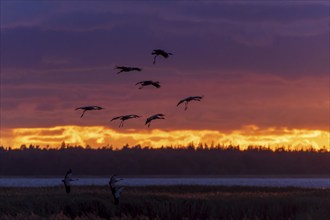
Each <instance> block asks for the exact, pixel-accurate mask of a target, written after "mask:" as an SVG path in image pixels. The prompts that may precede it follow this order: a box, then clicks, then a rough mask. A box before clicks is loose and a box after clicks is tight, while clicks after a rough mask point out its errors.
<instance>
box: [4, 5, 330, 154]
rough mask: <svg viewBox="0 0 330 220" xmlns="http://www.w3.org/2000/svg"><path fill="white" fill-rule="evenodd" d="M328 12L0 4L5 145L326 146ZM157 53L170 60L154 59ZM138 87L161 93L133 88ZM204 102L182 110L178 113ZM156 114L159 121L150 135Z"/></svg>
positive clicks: (293, 7) (305, 8) (270, 8)
mask: <svg viewBox="0 0 330 220" xmlns="http://www.w3.org/2000/svg"><path fill="white" fill-rule="evenodd" d="M137 9H138V10H137ZM328 9H329V2H327V3H324V2H319V1H316V2H313V3H311V2H301V3H299V4H292V3H289V2H285V1H283V2H282V1H281V2H278V3H262V2H260V3H259V2H251V3H249V2H239V1H238V2H231V1H228V2H227V1H219V2H215V1H210V2H209V1H197V2H193V3H192V2H188V1H169V2H161V1H153V2H144V1H138V2H129V3H128V2H119V1H118V2H117V1H95V2H94V1H93V3H91V2H88V1H86V2H79V3H77V2H75V1H71V2H61V1H59V2H57V1H45V2H39V1H32V2H28V3H24V2H19V1H3V2H1V7H0V10H1V13H0V15H1V26H0V29H1V32H0V34H1V42H0V43H1V65H0V68H1V69H0V70H1V75H0V78H1V86H0V96H1V97H0V102H1V103H0V104H1V109H0V113H1V114H0V127H1V136H2V137H1V144H2V145H4V146H14V147H19V146H20V145H22V144H26V145H29V144H33V145H40V146H47V145H50V146H58V145H60V144H61V143H62V142H63V141H65V142H66V143H68V144H73V145H74V144H76V145H82V146H86V145H91V146H94V147H96V146H100V145H108V144H109V145H113V146H116V147H122V146H123V145H125V144H129V145H137V144H140V145H142V146H146V145H149V146H153V147H160V146H162V145H163V146H165V145H187V144H190V143H194V144H195V145H198V144H199V143H207V144H208V145H210V144H211V143H214V144H220V145H240V146H241V147H242V148H245V147H247V146H248V145H263V146H272V147H274V146H281V145H284V146H294V147H296V146H314V147H315V148H316V149H319V148H322V147H323V146H325V147H326V148H327V149H329V130H330V127H329V123H330V117H329V109H330V101H329V77H330V75H329V10H328ZM154 49H164V50H165V51H168V52H171V53H173V56H171V57H169V58H168V59H164V58H162V57H159V59H158V58H157V63H156V64H153V55H152V54H151V53H152V50H154ZM116 66H134V67H139V68H142V71H140V72H138V71H135V72H129V73H121V74H117V71H116V70H114V68H115V67H116ZM142 80H154V81H159V82H160V84H161V88H159V89H157V88H152V87H146V88H144V89H138V88H137V86H136V83H137V82H140V81H142ZM202 95H203V96H204V98H203V100H202V101H201V102H191V103H190V104H189V108H188V110H187V111H185V110H184V108H183V106H182V105H180V106H177V103H178V101H179V100H181V99H183V98H186V97H189V96H202ZM89 105H98V106H101V107H103V108H104V110H102V111H91V112H87V113H86V114H85V115H84V117H83V118H80V115H81V112H80V111H75V109H76V108H77V107H80V106H89ZM157 113H162V114H165V116H166V117H165V118H166V119H165V120H158V121H155V122H153V124H152V126H151V127H150V129H147V128H146V126H145V119H146V118H147V117H149V116H151V115H153V114H157ZM126 114H137V115H141V116H142V117H141V118H140V119H134V120H129V121H127V122H125V127H124V128H123V129H118V124H119V122H118V121H113V122H110V120H111V118H113V117H116V116H120V115H126Z"/></svg>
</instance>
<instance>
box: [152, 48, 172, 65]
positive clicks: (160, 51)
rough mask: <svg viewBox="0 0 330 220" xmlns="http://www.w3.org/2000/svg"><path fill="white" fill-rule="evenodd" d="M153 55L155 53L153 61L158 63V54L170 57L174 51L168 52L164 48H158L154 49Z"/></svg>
mask: <svg viewBox="0 0 330 220" xmlns="http://www.w3.org/2000/svg"><path fill="white" fill-rule="evenodd" d="M151 55H155V57H154V62H153V64H155V63H156V58H157V56H162V57H164V58H168V57H169V56H170V55H173V54H172V53H168V52H166V51H164V50H161V49H156V50H153V51H152V53H151Z"/></svg>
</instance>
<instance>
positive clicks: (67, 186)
mask: <svg viewBox="0 0 330 220" xmlns="http://www.w3.org/2000/svg"><path fill="white" fill-rule="evenodd" d="M71 176H72V170H71V169H69V170H68V171H67V172H66V174H65V176H64V179H63V180H62V182H63V183H64V187H65V191H66V193H70V191H71V183H70V182H72V181H78V180H79V179H72V178H71Z"/></svg>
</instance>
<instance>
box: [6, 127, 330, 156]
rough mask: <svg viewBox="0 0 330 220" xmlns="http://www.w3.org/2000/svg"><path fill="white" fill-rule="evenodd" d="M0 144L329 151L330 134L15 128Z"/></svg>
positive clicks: (279, 130) (257, 130) (272, 129)
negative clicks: (202, 144)
mask: <svg viewBox="0 0 330 220" xmlns="http://www.w3.org/2000/svg"><path fill="white" fill-rule="evenodd" d="M1 137H2V138H1V145H3V146H11V147H13V148H18V147H20V146H21V145H22V144H27V145H28V144H33V145H40V146H42V147H44V146H47V145H49V146H51V147H58V146H60V144H61V143H62V142H63V141H64V142H65V143H67V144H70V145H81V146H86V145H91V146H94V147H100V146H106V145H112V146H114V147H115V148H120V147H122V146H123V145H125V144H129V145H130V146H134V145H137V144H140V145H141V146H151V147H156V148H157V147H161V146H171V145H172V146H179V145H181V146H186V145H187V144H189V143H194V144H195V145H197V144H199V143H206V144H208V145H210V144H212V143H213V144H220V145H225V146H228V145H240V147H241V148H242V149H244V148H247V147H248V146H251V145H252V146H260V145H261V146H270V147H280V146H291V147H293V148H295V147H299V148H300V147H310V146H312V147H314V148H315V149H319V148H322V147H326V148H327V149H329V150H330V148H329V137H330V133H329V132H327V131H322V130H308V129H288V128H275V127H270V128H265V129H261V128H259V127H258V126H256V125H248V126H244V127H242V128H241V129H239V130H233V131H231V132H226V133H222V132H221V131H217V130H159V129H153V130H135V129H127V130H123V131H120V130H114V129H111V128H108V127H104V126H74V125H69V126H56V127H50V128H16V129H12V130H6V131H3V133H2V136H1Z"/></svg>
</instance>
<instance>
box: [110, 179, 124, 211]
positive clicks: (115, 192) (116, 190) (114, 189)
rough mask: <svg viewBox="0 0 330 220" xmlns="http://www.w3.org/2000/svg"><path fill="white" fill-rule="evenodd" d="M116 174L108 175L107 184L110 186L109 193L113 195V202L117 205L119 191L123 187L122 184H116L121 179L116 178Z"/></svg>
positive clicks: (121, 190)
mask: <svg viewBox="0 0 330 220" xmlns="http://www.w3.org/2000/svg"><path fill="white" fill-rule="evenodd" d="M116 176H117V175H112V176H111V177H110V181H109V186H110V189H111V193H112V196H113V199H114V203H115V205H118V204H119V198H120V195H121V193H122V192H123V190H124V187H123V186H116V183H117V182H119V181H121V180H122V179H117V178H116Z"/></svg>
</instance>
